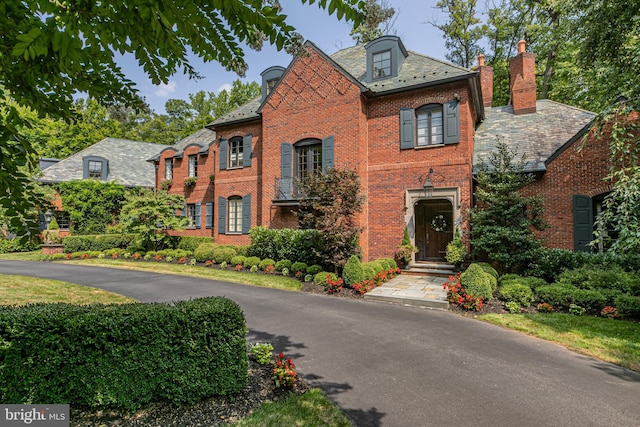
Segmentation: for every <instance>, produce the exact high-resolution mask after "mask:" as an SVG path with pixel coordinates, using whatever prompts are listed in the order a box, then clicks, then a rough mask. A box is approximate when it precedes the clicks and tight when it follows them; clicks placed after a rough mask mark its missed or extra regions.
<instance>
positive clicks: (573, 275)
mask: <svg viewBox="0 0 640 427" xmlns="http://www.w3.org/2000/svg"><path fill="white" fill-rule="evenodd" d="M558 282H562V283H569V284H572V285H573V286H575V287H577V288H579V289H591V290H600V289H608V290H611V289H615V290H619V291H620V292H622V293H628V294H634V293H635V292H637V291H638V290H640V277H639V276H637V275H635V274H633V273H628V272H626V271H624V270H623V269H622V268H620V267H612V268H608V269H599V268H593V267H581V268H578V269H574V270H568V271H565V272H563V273H562V274H560V276H559V277H558Z"/></svg>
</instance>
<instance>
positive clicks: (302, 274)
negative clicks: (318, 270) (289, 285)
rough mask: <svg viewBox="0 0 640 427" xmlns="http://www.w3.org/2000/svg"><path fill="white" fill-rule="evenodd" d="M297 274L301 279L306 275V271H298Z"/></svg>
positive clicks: (297, 277)
mask: <svg viewBox="0 0 640 427" xmlns="http://www.w3.org/2000/svg"><path fill="white" fill-rule="evenodd" d="M295 276H296V279H298V280H300V279H302V277H303V276H304V273H303V272H302V271H296V274H295Z"/></svg>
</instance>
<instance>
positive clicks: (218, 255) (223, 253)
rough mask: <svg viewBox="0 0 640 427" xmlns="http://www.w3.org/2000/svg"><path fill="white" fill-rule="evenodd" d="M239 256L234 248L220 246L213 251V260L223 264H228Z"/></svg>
mask: <svg viewBox="0 0 640 427" xmlns="http://www.w3.org/2000/svg"><path fill="white" fill-rule="evenodd" d="M236 255H237V252H236V249H235V248H234V247H233V246H218V247H217V248H216V249H215V250H214V251H213V259H215V260H216V261H217V262H219V263H222V262H223V261H225V262H226V263H227V264H229V263H230V262H231V258H233V257H234V256H236Z"/></svg>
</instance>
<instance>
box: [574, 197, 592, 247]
mask: <svg viewBox="0 0 640 427" xmlns="http://www.w3.org/2000/svg"><path fill="white" fill-rule="evenodd" d="M592 240H593V201H592V199H591V197H589V196H581V195H579V194H574V195H573V249H574V250H575V251H576V252H591V247H590V246H589V242H591V241H592Z"/></svg>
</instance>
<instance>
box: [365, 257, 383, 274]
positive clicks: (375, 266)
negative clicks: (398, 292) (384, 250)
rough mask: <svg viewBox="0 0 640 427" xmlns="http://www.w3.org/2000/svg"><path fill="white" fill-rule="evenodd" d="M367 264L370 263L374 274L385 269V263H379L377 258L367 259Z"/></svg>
mask: <svg viewBox="0 0 640 427" xmlns="http://www.w3.org/2000/svg"><path fill="white" fill-rule="evenodd" d="M367 265H370V266H371V267H373V270H374V271H375V274H378V273H380V272H382V271H385V270H386V268H385V265H384V264H383V263H381V262H380V261H378V260H375V261H369V262H368V263H367Z"/></svg>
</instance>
